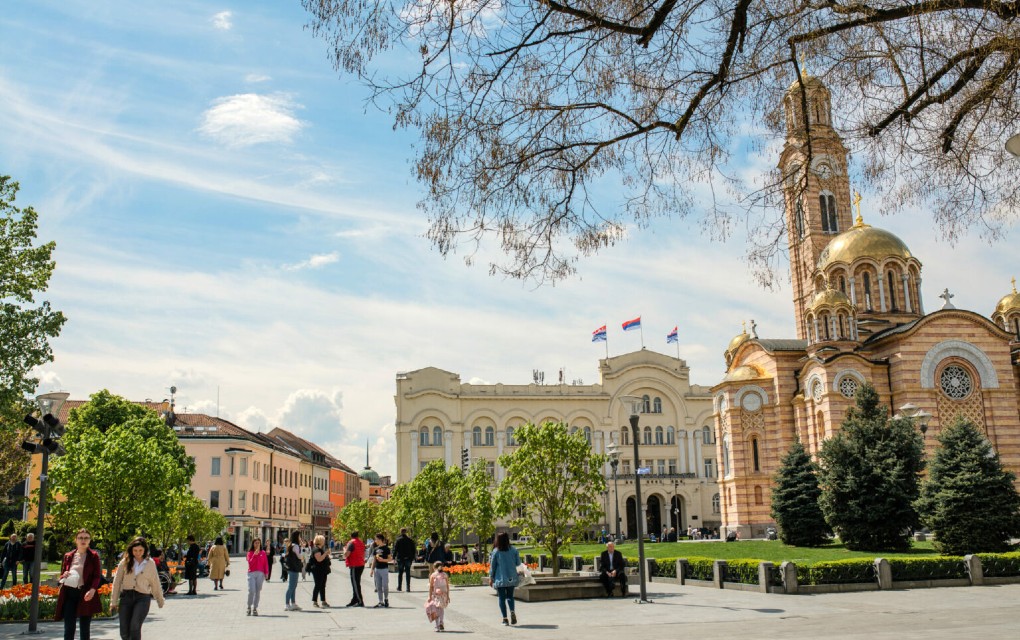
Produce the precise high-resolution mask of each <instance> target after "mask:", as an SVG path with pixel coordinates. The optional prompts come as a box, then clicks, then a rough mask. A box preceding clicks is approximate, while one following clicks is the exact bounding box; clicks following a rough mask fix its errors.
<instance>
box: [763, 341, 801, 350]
mask: <svg viewBox="0 0 1020 640" xmlns="http://www.w3.org/2000/svg"><path fill="white" fill-rule="evenodd" d="M758 344H760V345H761V346H762V347H764V348H765V350H766V351H806V350H807V346H808V341H807V340H796V339H789V338H761V339H759V340H758Z"/></svg>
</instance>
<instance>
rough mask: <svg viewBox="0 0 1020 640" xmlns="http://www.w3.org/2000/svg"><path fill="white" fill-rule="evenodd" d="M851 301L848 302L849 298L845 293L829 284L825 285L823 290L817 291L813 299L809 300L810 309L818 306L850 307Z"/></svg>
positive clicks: (851, 305)
mask: <svg viewBox="0 0 1020 640" xmlns="http://www.w3.org/2000/svg"><path fill="white" fill-rule="evenodd" d="M853 306H854V305H853V303H852V302H850V298H848V297H847V295H846V294H845V293H843V292H842V291H840V290H838V289H833V288H832V287H831V286H829V287H827V288H826V289H825V290H824V291H819V292H818V293H817V294H816V295H815V299H814V300H812V301H811V306H810V307H809V308H810V309H817V308H818V307H851V308H853Z"/></svg>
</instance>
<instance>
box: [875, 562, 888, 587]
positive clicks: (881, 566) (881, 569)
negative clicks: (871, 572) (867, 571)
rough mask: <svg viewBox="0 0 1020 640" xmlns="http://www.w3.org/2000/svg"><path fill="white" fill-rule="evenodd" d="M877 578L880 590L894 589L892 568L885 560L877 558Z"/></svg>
mask: <svg viewBox="0 0 1020 640" xmlns="http://www.w3.org/2000/svg"><path fill="white" fill-rule="evenodd" d="M875 576H876V577H877V578H878V588H879V589H892V567H890V566H889V561H888V560H886V559H885V558H875Z"/></svg>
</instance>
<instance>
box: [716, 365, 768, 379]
mask: <svg viewBox="0 0 1020 640" xmlns="http://www.w3.org/2000/svg"><path fill="white" fill-rule="evenodd" d="M763 377H765V374H764V373H762V371H761V370H760V369H758V367H756V366H754V365H753V364H742V365H740V366H739V367H737V368H736V369H734V370H733V371H730V372H729V373H727V374H726V377H725V378H723V382H734V381H739V380H757V379H758V378H763Z"/></svg>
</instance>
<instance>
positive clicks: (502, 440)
mask: <svg viewBox="0 0 1020 640" xmlns="http://www.w3.org/2000/svg"><path fill="white" fill-rule="evenodd" d="M505 444H506V429H503V430H501V431H497V432H496V481H497V482H501V481H502V480H503V476H504V473H505V471H504V469H503V466H502V465H501V464H499V457H500V456H501V455H503V446H504V445H505Z"/></svg>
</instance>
